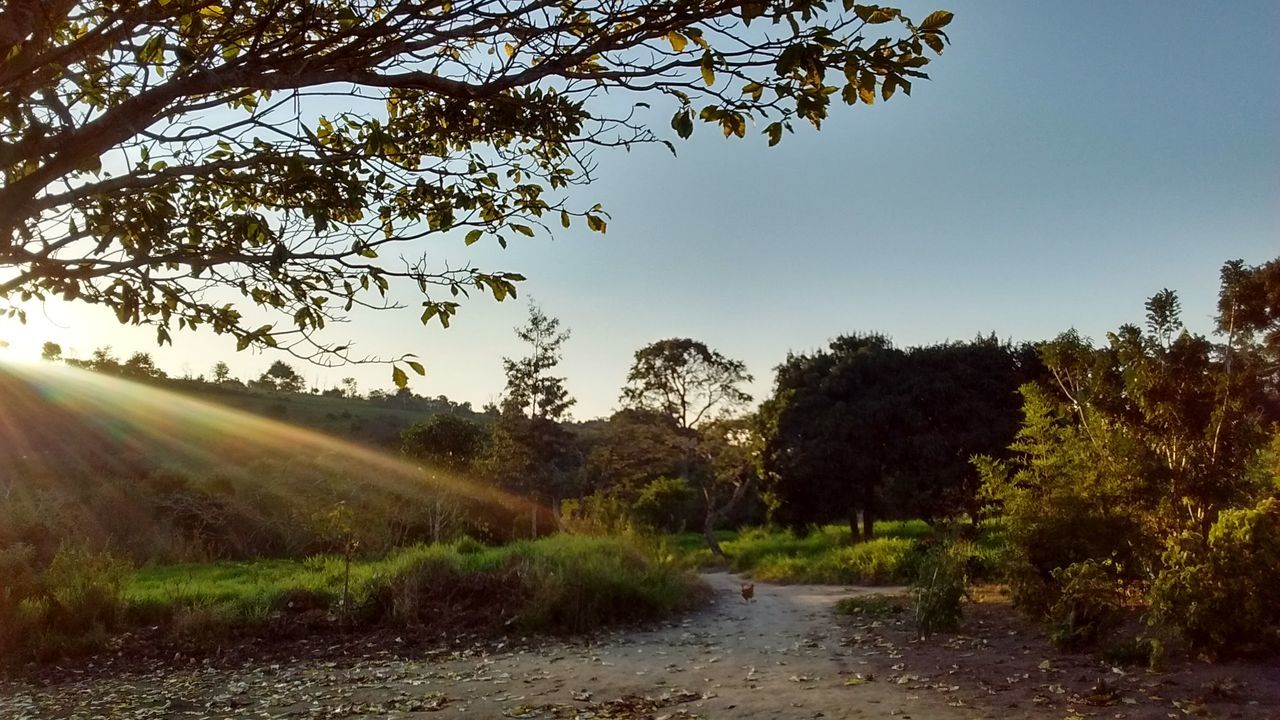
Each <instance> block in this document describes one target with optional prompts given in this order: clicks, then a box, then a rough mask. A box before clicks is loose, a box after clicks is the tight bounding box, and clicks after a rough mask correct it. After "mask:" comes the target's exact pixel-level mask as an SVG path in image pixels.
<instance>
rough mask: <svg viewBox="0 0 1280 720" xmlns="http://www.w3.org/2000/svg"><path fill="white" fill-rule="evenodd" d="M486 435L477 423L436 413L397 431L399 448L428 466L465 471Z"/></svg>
mask: <svg viewBox="0 0 1280 720" xmlns="http://www.w3.org/2000/svg"><path fill="white" fill-rule="evenodd" d="M487 437H488V433H487V432H486V431H485V429H484V428H483V427H481V426H480V425H479V424H477V423H474V422H472V421H470V420H467V419H466V418H461V417H458V416H457V415H451V414H448V413H440V414H438V415H432V416H431V417H430V418H427V419H426V420H424V421H423V422H419V423H415V424H413V425H411V426H410V427H408V428H407V429H405V431H404V432H403V433H401V435H400V451H401V452H403V453H404V454H405V455H408V456H409V457H412V458H417V459H419V460H423V461H425V462H426V463H428V464H429V465H430V466H431V467H434V468H439V469H441V470H445V471H447V472H451V473H455V474H462V475H465V474H467V473H469V472H470V471H471V468H472V465H473V464H474V463H475V461H476V460H477V459H478V458H479V457H480V454H481V451H482V450H483V449H484V444H485V440H486V438H487Z"/></svg>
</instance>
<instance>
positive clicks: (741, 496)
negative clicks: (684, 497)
mask: <svg viewBox="0 0 1280 720" xmlns="http://www.w3.org/2000/svg"><path fill="white" fill-rule="evenodd" d="M762 449H763V437H762V435H761V434H760V431H759V427H758V425H757V419H756V418H755V417H754V416H753V417H745V418H728V419H722V420H717V421H715V422H712V423H710V424H708V425H707V426H706V427H704V428H702V430H701V432H700V433H699V442H698V452H699V455H700V456H701V457H702V458H703V460H704V461H705V463H706V472H704V473H701V474H698V475H696V476H695V477H697V479H698V481H699V483H698V484H699V489H700V490H701V493H702V501H703V509H704V513H705V516H704V518H703V523H702V534H703V537H704V539H705V540H706V541H707V546H708V547H710V548H711V551H712V552H714V553H715V554H717V555H719V556H720V557H725V553H724V550H723V549H721V547H720V543H719V541H718V540H717V539H716V528H718V527H719V526H720V524H721V523H722V522H723V521H724V520H725V519H726V518H728V517H729V516H730V515H731V514H732V513H733V512H734V511H735V510H736V509H737V508H738V507H739V506H740V505H741V504H742V501H743V500H745V499H746V497H747V495H748V494H749V493H750V492H751V491H752V489H753V488H754V487H755V486H756V484H757V481H758V480H759V468H760V452H761V450H762Z"/></svg>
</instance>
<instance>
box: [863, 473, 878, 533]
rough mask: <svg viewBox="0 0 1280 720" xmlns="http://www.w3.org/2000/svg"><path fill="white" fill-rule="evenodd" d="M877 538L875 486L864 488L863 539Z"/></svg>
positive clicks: (864, 486) (869, 484)
mask: <svg viewBox="0 0 1280 720" xmlns="http://www.w3.org/2000/svg"><path fill="white" fill-rule="evenodd" d="M875 536H876V489H875V484H873V483H867V484H866V485H863V486H862V539H863V540H872V539H874V538H875Z"/></svg>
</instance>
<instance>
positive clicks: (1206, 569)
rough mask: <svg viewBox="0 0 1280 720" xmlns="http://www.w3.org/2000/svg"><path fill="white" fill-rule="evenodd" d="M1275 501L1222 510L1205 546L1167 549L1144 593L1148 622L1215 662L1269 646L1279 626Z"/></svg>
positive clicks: (1278, 510) (1184, 543) (1279, 506)
mask: <svg viewBox="0 0 1280 720" xmlns="http://www.w3.org/2000/svg"><path fill="white" fill-rule="evenodd" d="M1277 578H1280V500H1277V499H1276V498H1267V499H1265V500H1263V501H1262V502H1260V503H1258V504H1257V505H1256V506H1254V507H1252V508H1246V509H1239V510H1226V511H1223V512H1222V514H1221V515H1220V516H1219V517H1218V520H1217V522H1215V523H1214V524H1213V526H1212V527H1211V528H1210V530H1209V537H1208V538H1207V540H1206V539H1204V538H1202V537H1199V536H1197V535H1194V534H1186V535H1183V536H1181V537H1179V538H1176V539H1175V540H1173V541H1172V542H1170V545H1169V548H1168V550H1167V551H1166V552H1165V555H1164V569H1163V570H1162V571H1161V572H1160V573H1159V575H1158V576H1157V578H1156V581H1155V583H1154V584H1153V586H1152V588H1151V595H1150V603H1151V620H1152V622H1153V623H1154V624H1156V625H1159V626H1163V627H1167V628H1170V629H1172V630H1173V631H1175V632H1177V633H1179V634H1180V635H1182V636H1183V637H1184V638H1185V639H1186V640H1187V641H1188V642H1189V643H1190V644H1191V645H1192V646H1193V647H1196V648H1198V649H1200V650H1204V651H1208V652H1211V653H1215V654H1233V653H1239V652H1247V651H1250V650H1253V649H1256V648H1258V647H1259V646H1261V645H1266V644H1268V642H1274V641H1275V640H1276V639H1277V632H1276V631H1277V627H1278V626H1280V582H1277Z"/></svg>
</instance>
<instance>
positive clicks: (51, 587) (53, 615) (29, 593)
mask: <svg viewBox="0 0 1280 720" xmlns="http://www.w3.org/2000/svg"><path fill="white" fill-rule="evenodd" d="M16 550H17V554H14V551H9V552H7V553H5V555H6V556H7V558H6V560H7V561H6V563H5V565H6V567H5V568H3V569H4V570H6V571H13V572H15V575H16V577H15V579H14V580H11V581H9V582H7V583H6V585H7V587H6V588H5V590H4V593H3V596H0V659H4V658H7V657H34V658H39V659H51V658H54V657H60V656H64V655H76V654H82V653H87V652H92V651H94V650H97V649H98V648H99V647H100V646H101V645H102V643H103V642H104V641H105V639H106V637H107V634H108V633H109V632H110V631H113V630H115V629H116V628H117V627H118V626H119V624H120V623H121V621H122V620H123V617H124V611H125V602H124V590H125V585H126V583H127V581H128V577H129V574H130V572H131V568H130V567H129V565H128V563H126V562H124V561H123V560H121V559H120V558H118V557H116V556H114V555H112V554H110V553H106V552H98V551H93V550H89V549H88V548H86V547H84V546H81V545H77V544H74V543H70V542H66V543H63V544H62V546H61V547H60V548H59V549H58V552H57V554H55V555H54V557H53V560H52V562H50V563H49V565H48V567H47V568H44V569H43V571H42V572H36V571H35V570H34V568H33V566H32V565H31V564H30V555H31V554H30V551H29V550H26V551H24V550H23V549H22V548H17V549H16Z"/></svg>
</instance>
